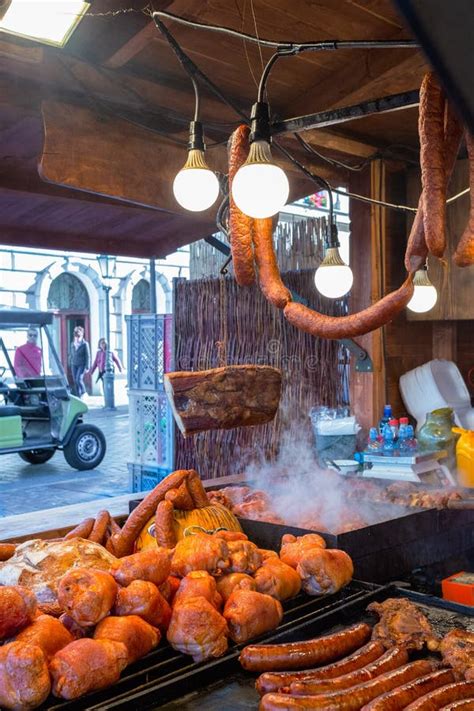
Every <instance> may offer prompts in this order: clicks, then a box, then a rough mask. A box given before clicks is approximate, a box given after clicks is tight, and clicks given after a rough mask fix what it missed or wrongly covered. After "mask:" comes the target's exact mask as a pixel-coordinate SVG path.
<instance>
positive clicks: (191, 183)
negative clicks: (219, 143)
mask: <svg viewBox="0 0 474 711" xmlns="http://www.w3.org/2000/svg"><path fill="white" fill-rule="evenodd" d="M191 81H192V83H193V87H194V96H195V108H194V120H193V121H191V122H190V124H189V142H188V158H187V160H186V163H185V164H184V165H183V167H182V168H181V170H180V171H179V173H177V175H176V177H175V179H174V181H173V193H174V196H175V198H176V200H177V201H178V202H179V204H180V205H181V207H184V209H185V210H190V211H191V212H202V211H203V210H207V209H208V208H209V207H211V205H213V204H214V203H215V201H216V200H217V196H218V195H219V181H218V179H217V176H216V174H215V173H214V172H213V171H212V170H211V169H210V168H209V166H208V165H207V163H206V158H205V155H204V151H205V149H206V146H205V145H204V133H203V129H202V123H201V122H200V121H199V89H198V85H197V83H196V80H195V79H194V77H191Z"/></svg>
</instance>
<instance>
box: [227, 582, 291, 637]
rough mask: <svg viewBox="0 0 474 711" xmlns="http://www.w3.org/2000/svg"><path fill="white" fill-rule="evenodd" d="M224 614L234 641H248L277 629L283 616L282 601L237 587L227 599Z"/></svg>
mask: <svg viewBox="0 0 474 711" xmlns="http://www.w3.org/2000/svg"><path fill="white" fill-rule="evenodd" d="M223 615H224V617H225V619H226V620H227V623H228V625H229V634H230V637H231V639H233V640H234V642H247V640H249V639H253V637H258V635H260V634H263V633H264V632H268V631H269V630H273V629H275V627H278V625H279V624H280V622H281V620H282V617H283V608H282V606H281V603H280V602H279V601H278V600H275V598H273V597H270V595H264V594H263V593H259V592H256V591H255V590H242V589H239V588H237V589H235V590H234V592H233V593H232V595H231V596H230V597H229V599H228V600H227V602H226V604H225V607H224V612H223Z"/></svg>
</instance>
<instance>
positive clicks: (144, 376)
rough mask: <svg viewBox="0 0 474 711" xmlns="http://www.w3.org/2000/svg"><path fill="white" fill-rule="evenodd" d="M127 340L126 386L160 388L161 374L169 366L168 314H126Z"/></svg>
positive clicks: (169, 326)
mask: <svg viewBox="0 0 474 711" xmlns="http://www.w3.org/2000/svg"><path fill="white" fill-rule="evenodd" d="M125 321H126V323H127V343H128V364H127V365H128V367H127V378H128V387H129V388H130V389H131V390H163V375H164V373H165V372H167V371H169V370H170V368H171V353H172V348H171V340H172V316H171V314H133V315H132V316H125Z"/></svg>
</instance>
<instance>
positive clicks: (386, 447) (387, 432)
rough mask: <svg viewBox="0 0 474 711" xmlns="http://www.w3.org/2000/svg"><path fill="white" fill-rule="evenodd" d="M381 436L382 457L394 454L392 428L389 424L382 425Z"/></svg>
mask: <svg viewBox="0 0 474 711" xmlns="http://www.w3.org/2000/svg"><path fill="white" fill-rule="evenodd" d="M382 436H383V454H384V457H393V456H395V438H394V436H393V432H392V428H391V427H390V425H389V424H386V425H385V426H384V428H383V432H382Z"/></svg>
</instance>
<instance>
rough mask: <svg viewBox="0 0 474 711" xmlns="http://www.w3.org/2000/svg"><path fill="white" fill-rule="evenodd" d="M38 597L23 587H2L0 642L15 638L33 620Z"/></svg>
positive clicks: (0, 594)
mask: <svg viewBox="0 0 474 711" xmlns="http://www.w3.org/2000/svg"><path fill="white" fill-rule="evenodd" d="M35 613H36V597H35V595H34V593H33V592H31V590H28V588H24V587H22V586H21V585H5V586H3V587H0V640H2V639H6V638H7V637H13V635H14V634H16V633H17V632H19V631H20V630H21V629H23V627H26V626H27V625H29V624H30V622H31V621H32V620H33V618H34V616H35Z"/></svg>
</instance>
